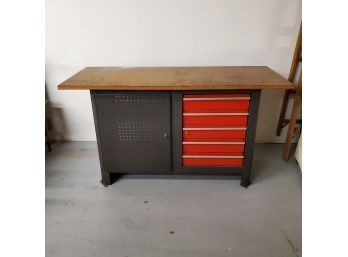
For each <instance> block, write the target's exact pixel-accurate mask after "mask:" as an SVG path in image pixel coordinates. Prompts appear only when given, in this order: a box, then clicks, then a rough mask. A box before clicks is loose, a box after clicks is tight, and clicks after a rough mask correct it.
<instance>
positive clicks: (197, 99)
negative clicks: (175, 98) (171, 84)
mask: <svg viewBox="0 0 348 257" xmlns="http://www.w3.org/2000/svg"><path fill="white" fill-rule="evenodd" d="M249 99H250V97H212V98H208V97H201V98H189V97H186V98H185V97H184V98H183V100H184V101H225V100H249Z"/></svg>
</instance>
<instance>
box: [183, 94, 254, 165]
mask: <svg viewBox="0 0 348 257" xmlns="http://www.w3.org/2000/svg"><path fill="white" fill-rule="evenodd" d="M249 101H250V94H209V95H208V94H204V95H184V98H183V165H184V166H242V165H243V160H244V145H245V135H246V130H247V123H248V115H249Z"/></svg>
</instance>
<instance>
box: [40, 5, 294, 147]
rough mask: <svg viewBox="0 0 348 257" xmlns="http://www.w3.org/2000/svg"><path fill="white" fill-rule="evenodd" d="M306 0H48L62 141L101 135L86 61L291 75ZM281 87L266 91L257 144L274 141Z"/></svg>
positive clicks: (50, 61)
mask: <svg viewBox="0 0 348 257" xmlns="http://www.w3.org/2000/svg"><path fill="white" fill-rule="evenodd" d="M300 20H301V1H300V0H292V1H288V0H46V87H47V93H48V97H49V100H50V102H51V105H52V110H51V115H52V118H53V123H54V132H55V138H56V139H64V140H95V131H94V125H93V117H92V109H91V103H90V98H89V92H88V91H58V90H57V89H56V86H57V85H58V84H59V83H60V82H62V81H64V80H65V79H67V78H68V77H69V76H71V75H73V74H74V73H76V72H77V71H79V70H80V69H82V68H83V67H85V66H213V65H267V66H269V67H270V68H272V69H274V70H275V71H276V72H278V73H280V74H281V75H283V76H284V77H286V78H287V76H288V72H289V67H290V63H291V58H292V54H293V49H294V45H295V43H296V37H297V33H298V29H299V25H300ZM282 95H283V91H277V90H274V91H273V90H272V91H267V92H266V91H265V92H263V93H262V97H261V106H260V114H259V124H258V130H257V135H256V137H257V141H258V142H276V141H279V140H282V138H283V137H281V138H277V137H276V136H275V129H276V124H277V120H278V115H279V110H280V106H281V102H282Z"/></svg>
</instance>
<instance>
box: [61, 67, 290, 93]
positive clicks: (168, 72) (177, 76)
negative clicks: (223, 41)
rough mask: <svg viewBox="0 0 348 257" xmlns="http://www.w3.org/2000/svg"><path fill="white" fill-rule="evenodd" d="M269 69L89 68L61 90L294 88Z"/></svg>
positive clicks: (69, 80)
mask: <svg viewBox="0 0 348 257" xmlns="http://www.w3.org/2000/svg"><path fill="white" fill-rule="evenodd" d="M293 88H294V84H293V83H291V82H289V81H287V80H286V79H284V78H283V77H282V76H280V75H279V74H277V73H276V72H274V71H273V70H271V69H270V68H268V67H266V66H221V67H142V68H140V67H134V68H130V67H129V68H125V67H87V68H84V69H83V70H81V71H80V72H78V73H77V74H75V75H73V76H72V77H70V78H69V79H67V80H66V81H64V82H63V83H61V84H60V85H58V89H68V90H74V89H75V90H76V89H77V90H81V89H85V90H229V89H293Z"/></svg>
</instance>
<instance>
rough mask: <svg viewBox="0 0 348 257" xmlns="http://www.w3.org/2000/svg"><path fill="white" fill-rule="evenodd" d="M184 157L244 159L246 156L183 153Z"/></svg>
mask: <svg viewBox="0 0 348 257" xmlns="http://www.w3.org/2000/svg"><path fill="white" fill-rule="evenodd" d="M182 158H209V159H215V158H216V159H227V158H228V159H243V158H244V156H231V155H183V156H182Z"/></svg>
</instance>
